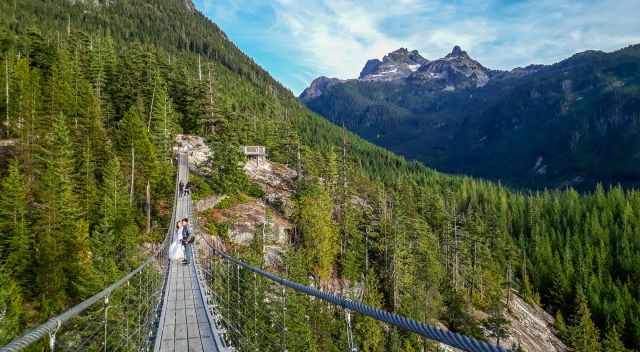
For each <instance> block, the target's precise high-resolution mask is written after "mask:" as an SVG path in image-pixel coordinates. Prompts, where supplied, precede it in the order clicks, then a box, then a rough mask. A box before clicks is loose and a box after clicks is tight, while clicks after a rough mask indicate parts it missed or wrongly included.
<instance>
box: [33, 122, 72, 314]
mask: <svg viewBox="0 0 640 352" xmlns="http://www.w3.org/2000/svg"><path fill="white" fill-rule="evenodd" d="M46 150H47V153H46V154H45V156H44V158H45V162H44V164H45V165H44V167H45V171H44V175H43V177H42V184H41V185H40V187H39V192H38V193H39V194H38V199H39V202H40V203H41V204H40V206H39V207H38V208H37V209H38V210H37V214H36V223H35V226H34V229H35V230H36V260H37V268H36V283H37V285H38V290H39V292H40V294H41V303H42V306H43V308H44V314H46V315H49V314H51V313H55V312H57V311H60V310H61V309H62V308H63V307H64V306H65V303H66V302H67V299H68V297H69V296H68V294H69V290H70V289H71V287H70V286H72V285H68V283H69V282H72V281H75V278H72V277H69V276H67V270H69V269H70V268H72V267H74V268H75V263H70V262H71V261H72V260H71V258H73V257H74V255H73V253H69V252H68V249H69V247H70V245H71V243H72V242H73V240H72V239H73V238H74V237H75V235H76V234H75V233H74V232H75V230H76V227H77V224H76V221H77V220H78V218H79V212H78V208H76V207H77V204H78V202H77V200H76V197H75V194H74V192H73V183H72V176H73V173H74V170H73V152H72V146H71V137H70V134H69V130H68V128H67V126H66V117H64V115H62V114H60V115H58V117H57V118H56V120H55V122H54V126H53V129H52V131H51V132H50V133H49V136H48V140H47V144H46ZM72 264H73V265H72Z"/></svg>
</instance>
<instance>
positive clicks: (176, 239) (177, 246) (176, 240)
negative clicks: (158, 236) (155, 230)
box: [169, 221, 184, 261]
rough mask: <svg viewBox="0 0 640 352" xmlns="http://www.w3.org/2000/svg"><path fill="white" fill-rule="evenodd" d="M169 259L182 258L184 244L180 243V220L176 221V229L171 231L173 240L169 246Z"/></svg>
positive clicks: (177, 259) (179, 259) (176, 259)
mask: <svg viewBox="0 0 640 352" xmlns="http://www.w3.org/2000/svg"><path fill="white" fill-rule="evenodd" d="M169 259H171V260H175V261H182V260H183V259H184V246H183V245H182V222H180V221H178V222H177V223H176V230H175V231H174V232H173V241H172V242H171V246H170V247H169Z"/></svg>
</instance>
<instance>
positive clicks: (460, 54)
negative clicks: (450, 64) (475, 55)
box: [445, 45, 469, 59]
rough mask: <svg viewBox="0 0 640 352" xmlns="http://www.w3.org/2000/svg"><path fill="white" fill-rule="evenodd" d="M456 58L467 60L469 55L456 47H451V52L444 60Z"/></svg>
mask: <svg viewBox="0 0 640 352" xmlns="http://www.w3.org/2000/svg"><path fill="white" fill-rule="evenodd" d="M457 57H463V58H468V57H469V55H468V54H467V52H466V51H464V50H462V49H461V48H460V46H458V45H456V46H454V47H453V49H452V50H451V52H450V53H449V54H447V56H445V58H447V59H451V58H457Z"/></svg>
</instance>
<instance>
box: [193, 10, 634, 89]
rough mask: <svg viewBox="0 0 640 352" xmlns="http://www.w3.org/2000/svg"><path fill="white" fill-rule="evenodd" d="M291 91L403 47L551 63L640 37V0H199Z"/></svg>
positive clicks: (494, 61)
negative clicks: (458, 49)
mask: <svg viewBox="0 0 640 352" xmlns="http://www.w3.org/2000/svg"><path fill="white" fill-rule="evenodd" d="M194 3H195V4H196V6H197V7H198V9H199V10H200V11H202V12H203V13H204V14H205V15H206V16H207V17H209V18H210V19H211V20H213V21H214V22H215V23H217V24H218V25H219V26H220V27H221V28H222V29H223V30H224V31H225V32H226V33H227V35H228V36H229V37H230V38H231V40H233V41H234V42H235V43H236V44H237V45H238V46H239V47H240V48H241V49H242V50H243V51H244V52H245V53H246V54H247V55H249V56H251V57H252V58H253V59H254V60H255V61H256V62H257V63H258V64H260V65H261V66H263V67H264V68H265V69H267V70H268V71H269V72H270V73H271V74H272V75H273V76H274V77H275V78H276V79H278V80H279V81H280V82H282V83H283V84H284V85H285V86H287V87H289V88H290V89H291V90H292V91H293V92H294V93H295V94H298V93H300V92H301V91H302V89H304V88H305V87H306V86H307V85H308V84H309V83H310V82H311V80H313V79H314V78H316V77H318V76H329V77H339V78H354V77H357V75H358V73H359V72H360V70H361V69H362V67H363V66H364V64H365V62H366V61H367V60H368V59H371V58H381V57H382V56H383V55H384V54H386V53H388V52H390V51H393V50H395V49H397V48H400V47H406V48H409V49H417V50H418V51H420V53H421V54H422V56H424V57H426V58H427V59H436V58H440V57H442V56H444V55H445V54H447V53H448V52H449V51H451V48H452V47H453V46H454V45H460V46H461V47H462V48H463V49H464V50H466V51H467V52H468V53H469V54H470V55H471V56H472V57H474V58H475V59H477V60H478V61H480V62H481V63H482V64H484V65H485V66H487V67H490V68H496V69H511V68H514V67H517V66H525V65H528V64H532V63H543V64H549V63H554V62H557V61H559V60H561V59H563V58H566V57H568V56H570V55H571V54H573V53H576V52H580V51H584V50H588V49H598V50H604V51H611V50H615V49H618V48H621V47H625V46H627V45H630V44H637V43H640V20H639V19H638V18H639V17H638V16H639V15H638V14H639V13H640V0H537V1H522V0H359V1H350V0H194Z"/></svg>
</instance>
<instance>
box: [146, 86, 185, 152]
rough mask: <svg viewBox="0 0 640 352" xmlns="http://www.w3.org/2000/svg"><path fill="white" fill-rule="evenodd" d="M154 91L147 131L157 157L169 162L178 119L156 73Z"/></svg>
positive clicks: (165, 89)
mask: <svg viewBox="0 0 640 352" xmlns="http://www.w3.org/2000/svg"><path fill="white" fill-rule="evenodd" d="M154 84H155V86H156V91H155V94H154V97H153V105H152V108H151V111H150V118H149V126H148V127H149V131H150V134H151V140H152V141H153V143H154V144H155V147H156V150H157V151H158V155H159V156H160V157H161V158H162V160H170V159H171V154H172V147H173V144H174V137H175V135H176V133H177V132H178V119H177V115H176V112H175V111H174V108H173V102H172V101H171V97H170V96H169V92H168V91H167V87H166V83H165V82H164V80H162V78H161V77H160V76H159V74H158V73H156V78H155V83H154Z"/></svg>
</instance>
